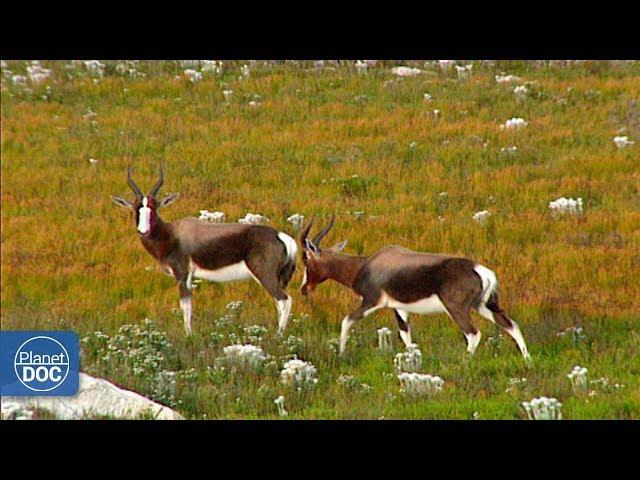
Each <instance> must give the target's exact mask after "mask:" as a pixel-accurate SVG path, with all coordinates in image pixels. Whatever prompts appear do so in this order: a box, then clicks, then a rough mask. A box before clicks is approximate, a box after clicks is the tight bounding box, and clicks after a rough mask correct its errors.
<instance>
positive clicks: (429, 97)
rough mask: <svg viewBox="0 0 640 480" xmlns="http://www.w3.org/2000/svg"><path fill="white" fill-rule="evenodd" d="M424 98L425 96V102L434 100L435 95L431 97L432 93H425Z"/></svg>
mask: <svg viewBox="0 0 640 480" xmlns="http://www.w3.org/2000/svg"><path fill="white" fill-rule="evenodd" d="M422 98H424V101H425V102H429V101H431V100H432V98H433V97H431V95H429V94H428V93H425V94H424V95H423V96H422Z"/></svg>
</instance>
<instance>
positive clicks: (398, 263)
mask: <svg viewBox="0 0 640 480" xmlns="http://www.w3.org/2000/svg"><path fill="white" fill-rule="evenodd" d="M333 223H334V217H333V216H332V217H331V220H330V222H329V224H328V225H327V226H325V228H323V229H322V230H321V231H320V232H319V233H318V234H317V235H316V236H315V238H314V239H313V240H309V239H308V238H307V235H308V234H309V230H310V229H311V225H312V224H313V219H312V220H311V222H309V224H308V225H307V226H306V227H305V228H304V229H303V231H302V232H301V234H300V240H301V242H302V245H303V251H304V255H303V260H304V264H305V270H304V278H303V281H302V287H301V291H302V293H303V294H304V295H308V294H309V293H310V292H312V291H313V290H314V289H315V287H316V285H318V284H320V283H322V282H324V281H325V280H327V279H331V280H334V281H336V282H339V283H341V284H342V285H345V286H346V287H349V288H351V289H353V290H354V291H355V293H357V294H358V295H359V296H360V297H361V298H362V304H361V305H360V307H359V308H357V309H356V310H354V311H353V312H351V313H350V314H349V315H347V316H346V317H345V318H344V320H342V329H341V333H340V355H342V354H343V353H344V350H345V347H346V344H347V337H348V333H349V329H350V328H351V326H352V325H353V324H354V323H355V322H357V321H358V320H360V319H362V318H364V317H366V316H368V315H370V314H371V313H373V312H375V311H376V310H379V309H381V308H390V309H393V310H394V311H395V316H396V320H397V322H398V328H399V334H400V338H401V339H402V341H403V342H404V344H405V345H406V346H409V345H410V344H411V328H410V326H409V314H410V313H417V314H434V313H446V314H447V315H449V317H451V318H452V319H453V320H454V321H455V322H456V323H457V324H458V326H459V327H460V328H461V329H462V331H463V332H464V335H465V337H466V339H467V351H468V352H469V354H471V355H473V353H474V352H475V351H476V348H478V344H479V343H480V337H481V334H480V331H479V330H478V329H477V328H476V327H475V326H474V325H473V323H472V322H471V310H474V309H475V310H477V311H478V313H479V314H480V315H481V316H483V317H484V318H486V319H488V320H491V321H492V322H494V323H496V324H497V325H498V326H500V327H501V328H502V329H503V330H505V331H506V332H507V333H508V334H509V335H510V336H511V337H512V338H513V339H514V340H515V342H516V344H517V345H518V348H519V349H520V353H522V356H523V357H524V358H525V360H527V361H529V360H530V356H529V352H528V351H527V345H526V344H525V341H524V338H523V336H522V333H521V332H520V328H519V327H518V324H517V323H516V322H514V321H513V320H512V319H510V318H509V317H508V316H507V315H506V314H505V312H504V310H503V309H502V308H500V305H499V303H498V280H497V279H496V275H495V273H494V272H492V271H491V270H489V269H488V268H487V267H485V266H483V265H480V264H479V263H476V262H474V261H473V260H469V259H468V258H461V257H454V256H450V255H440V254H431V253H419V252H413V251H411V250H408V249H406V248H402V247H398V246H390V247H385V248H383V249H381V250H379V251H378V252H377V253H375V254H373V255H372V256H370V257H360V256H351V255H343V254H341V253H340V252H341V251H342V249H344V247H345V245H346V243H347V242H346V241H344V242H341V243H338V244H337V245H334V246H333V247H331V248H328V249H321V248H320V242H321V241H322V239H323V238H324V237H325V235H327V233H328V232H329V230H330V229H331V227H332V226H333Z"/></svg>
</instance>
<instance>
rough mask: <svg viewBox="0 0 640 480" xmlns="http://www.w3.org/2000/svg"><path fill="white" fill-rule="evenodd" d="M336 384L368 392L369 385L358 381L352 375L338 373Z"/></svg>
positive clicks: (369, 389)
mask: <svg viewBox="0 0 640 480" xmlns="http://www.w3.org/2000/svg"><path fill="white" fill-rule="evenodd" d="M338 385H340V386H341V387H343V388H346V389H348V390H352V391H360V392H369V391H371V385H368V384H366V383H362V382H360V381H359V380H358V379H357V378H356V377H354V376H353V375H340V376H339V377H338Z"/></svg>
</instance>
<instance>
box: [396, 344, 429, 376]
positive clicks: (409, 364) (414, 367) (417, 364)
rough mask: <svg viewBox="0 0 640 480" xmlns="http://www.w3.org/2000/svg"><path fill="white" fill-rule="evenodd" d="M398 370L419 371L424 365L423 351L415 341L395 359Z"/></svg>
mask: <svg viewBox="0 0 640 480" xmlns="http://www.w3.org/2000/svg"><path fill="white" fill-rule="evenodd" d="M393 364H394V365H395V366H396V369H397V370H398V372H417V371H418V370H420V368H421V367H422V352H421V351H420V349H419V348H418V346H417V345H416V344H415V343H412V344H411V345H409V346H408V347H407V351H406V352H402V353H398V354H397V355H396V357H395V358H394V359H393Z"/></svg>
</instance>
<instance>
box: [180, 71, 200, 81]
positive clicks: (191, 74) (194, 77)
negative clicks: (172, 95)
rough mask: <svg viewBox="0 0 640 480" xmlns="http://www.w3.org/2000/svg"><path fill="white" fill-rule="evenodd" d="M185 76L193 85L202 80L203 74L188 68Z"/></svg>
mask: <svg viewBox="0 0 640 480" xmlns="http://www.w3.org/2000/svg"><path fill="white" fill-rule="evenodd" d="M184 74H185V76H186V77H187V78H188V79H189V81H190V82H191V83H196V82H199V81H200V80H202V73H201V72H198V71H196V70H193V69H191V68H187V69H186V70H185V71H184Z"/></svg>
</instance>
